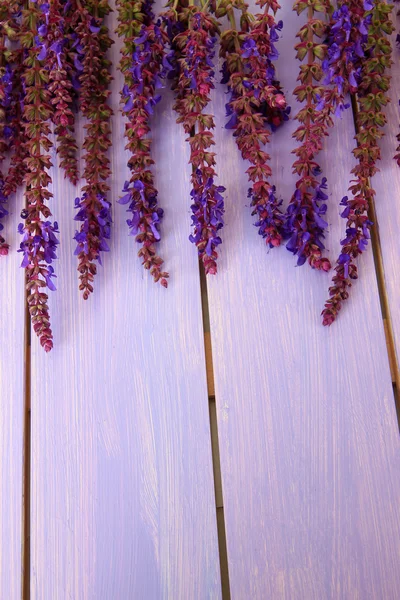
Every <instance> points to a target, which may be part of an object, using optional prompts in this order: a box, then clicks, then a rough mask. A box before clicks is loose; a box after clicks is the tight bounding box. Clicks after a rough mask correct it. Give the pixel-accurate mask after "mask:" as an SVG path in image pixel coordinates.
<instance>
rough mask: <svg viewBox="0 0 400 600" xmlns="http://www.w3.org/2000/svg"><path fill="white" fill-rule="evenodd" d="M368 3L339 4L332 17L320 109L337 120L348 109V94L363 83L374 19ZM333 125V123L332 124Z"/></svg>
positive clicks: (346, 0) (346, 1) (348, 0)
mask: <svg viewBox="0 0 400 600" xmlns="http://www.w3.org/2000/svg"><path fill="white" fill-rule="evenodd" d="M364 4H365V0H339V2H338V8H337V10H336V11H334V13H333V14H332V17H331V21H330V26H329V36H328V41H327V45H328V53H327V58H326V59H325V60H324V61H323V63H322V68H323V70H324V73H325V76H326V77H325V79H324V82H323V83H324V84H325V85H327V86H328V85H329V87H326V88H325V90H324V94H323V97H322V99H321V101H320V103H319V105H318V107H319V108H320V109H321V110H322V109H323V110H325V111H327V110H330V112H331V113H335V116H340V115H341V113H342V112H343V111H344V110H346V109H347V108H349V106H350V103H348V102H346V96H347V94H349V93H351V94H354V93H355V92H356V91H357V88H358V84H359V82H360V79H361V69H362V62H363V59H364V56H365V54H364V47H363V46H364V44H365V43H366V41H367V36H368V27H369V25H370V22H371V15H370V14H368V13H367V12H366V10H365V8H364ZM331 124H333V123H331Z"/></svg>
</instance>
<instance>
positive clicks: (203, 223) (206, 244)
mask: <svg viewBox="0 0 400 600" xmlns="http://www.w3.org/2000/svg"><path fill="white" fill-rule="evenodd" d="M179 18H181V19H182V21H183V23H185V27H186V29H185V30H184V31H182V33H179V34H178V35H177V36H176V37H175V38H174V40H173V42H174V43H175V44H176V45H177V47H178V49H179V52H180V55H181V57H180V58H179V60H178V64H179V78H178V81H177V90H176V92H177V93H176V96H177V99H176V102H175V105H174V108H175V110H176V112H177V113H178V115H179V118H178V120H177V122H178V123H182V124H183V128H184V130H185V132H186V133H187V134H188V136H189V137H188V139H187V141H188V142H189V145H190V163H191V164H192V166H193V174H192V179H191V180H192V191H191V194H190V195H191V199H192V205H191V210H192V224H193V230H194V231H193V234H191V235H190V237H189V239H190V241H191V242H193V243H194V244H196V247H197V250H198V254H199V257H200V259H201V261H202V263H203V266H204V269H205V272H206V274H215V273H216V272H217V258H218V252H217V248H218V246H219V244H221V241H222V240H221V237H220V230H221V229H222V227H223V224H224V221H223V214H224V199H223V196H222V194H223V192H224V191H225V188H224V187H223V186H221V185H217V184H216V182H215V177H216V172H215V168H214V167H215V153H214V152H211V150H210V148H211V147H212V146H213V145H214V138H213V134H212V131H211V130H212V129H213V128H214V126H215V125H214V117H213V115H211V114H206V113H204V112H203V111H204V110H205V108H206V107H207V105H208V104H209V102H210V91H211V89H213V88H214V65H213V58H214V53H215V43H216V40H217V38H216V35H217V32H218V24H217V22H216V20H215V19H214V18H213V17H212V16H211V15H210V14H208V13H207V12H205V11H202V10H200V9H199V8H198V7H196V6H194V5H191V6H189V7H188V8H187V9H185V10H183V11H182V13H181V15H180V17H179Z"/></svg>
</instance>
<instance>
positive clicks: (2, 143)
mask: <svg viewBox="0 0 400 600" xmlns="http://www.w3.org/2000/svg"><path fill="white" fill-rule="evenodd" d="M1 33H3V32H1V30H0V256H6V255H7V254H8V249H9V245H8V243H7V242H6V240H5V239H4V237H3V236H2V235H1V231H3V229H4V225H3V223H2V220H3V219H4V218H5V217H6V216H7V215H8V210H7V209H6V207H5V205H6V203H7V196H6V194H5V193H4V184H5V181H4V175H3V172H2V170H1V167H2V163H3V161H4V159H5V158H6V154H7V150H8V141H7V137H8V136H7V113H8V108H9V106H10V104H11V94H12V72H11V67H10V66H9V65H8V64H7V62H6V45H5V43H6V40H5V35H4V33H3V35H1Z"/></svg>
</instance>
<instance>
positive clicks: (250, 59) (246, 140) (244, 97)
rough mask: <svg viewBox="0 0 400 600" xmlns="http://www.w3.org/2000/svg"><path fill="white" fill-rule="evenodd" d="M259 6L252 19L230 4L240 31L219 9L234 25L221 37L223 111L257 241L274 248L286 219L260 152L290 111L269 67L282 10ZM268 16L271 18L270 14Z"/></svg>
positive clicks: (268, 1) (271, 0) (270, 1)
mask: <svg viewBox="0 0 400 600" xmlns="http://www.w3.org/2000/svg"><path fill="white" fill-rule="evenodd" d="M261 4H262V6H263V7H264V12H263V13H261V14H259V15H256V17H253V15H250V14H249V13H248V12H247V5H246V4H245V3H243V2H242V1H237V2H236V3H235V4H234V7H235V8H238V9H239V10H241V13H242V14H241V19H240V22H241V30H240V31H238V30H237V28H236V22H235V15H234V11H233V9H232V7H231V5H229V8H227V9H226V8H225V7H224V5H223V4H222V6H221V8H220V9H219V12H218V13H217V14H218V16H223V15H224V13H226V14H228V17H229V20H230V23H231V25H232V29H230V30H228V31H226V32H224V33H223V34H222V36H221V56H222V57H223V58H224V64H223V79H222V82H223V83H227V84H228V90H229V92H230V100H229V102H228V104H227V105H226V109H227V115H228V117H229V121H228V123H227V124H226V125H225V127H227V128H228V129H232V130H233V135H234V137H235V139H236V143H237V146H238V148H239V150H240V152H241V154H242V157H243V159H244V160H248V161H249V162H250V164H251V166H250V167H249V168H248V169H247V174H248V178H249V181H250V183H251V187H250V189H249V192H248V196H249V198H251V206H252V207H253V212H252V215H257V221H256V223H255V225H256V226H257V227H258V233H259V235H261V236H262V237H263V238H264V239H265V241H266V244H268V245H269V246H270V247H271V248H272V247H274V246H279V245H280V243H281V241H282V238H283V225H284V217H283V214H282V212H281V210H280V206H281V204H282V201H278V199H277V198H276V195H275V187H274V186H272V185H271V183H270V178H271V175H272V170H271V167H270V166H269V164H268V163H269V160H270V155H269V154H268V153H267V152H265V151H264V150H263V149H262V148H263V146H264V145H265V144H267V143H268V142H269V138H270V132H269V129H268V125H270V126H271V127H272V128H274V129H275V128H276V127H277V126H279V125H280V124H281V123H282V122H283V121H284V120H286V119H287V118H288V116H287V115H288V107H287V104H286V99H285V97H284V95H283V93H282V91H281V88H280V84H279V81H277V80H276V73H275V68H274V66H273V64H272V60H274V59H276V58H277V57H278V52H277V50H276V48H275V45H274V42H276V41H277V40H278V33H277V32H278V31H280V30H281V29H282V21H280V22H279V23H276V22H275V19H274V16H273V15H274V14H275V13H276V11H277V10H278V8H280V6H279V4H278V3H277V2H275V0H265V1H264V2H262V3H261ZM270 10H272V12H273V14H269V11H270Z"/></svg>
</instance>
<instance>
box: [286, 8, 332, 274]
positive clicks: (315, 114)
mask: <svg viewBox="0 0 400 600" xmlns="http://www.w3.org/2000/svg"><path fill="white" fill-rule="evenodd" d="M305 9H307V11H308V13H307V22H306V24H305V25H303V26H302V27H301V29H300V31H299V33H298V34H297V37H299V38H300V42H299V43H298V44H297V45H296V46H295V49H296V52H297V58H298V59H300V60H304V59H305V58H306V63H305V64H303V65H301V67H300V74H299V77H298V80H299V81H300V85H298V86H297V87H296V89H295V90H294V94H295V96H296V98H297V100H298V101H299V102H305V106H303V108H301V110H300V111H299V112H298V113H297V115H296V119H297V120H298V121H299V123H300V125H299V127H298V128H297V129H296V131H295V132H294V134H293V137H294V138H295V139H296V140H297V141H298V142H300V145H299V146H298V147H297V148H296V149H295V150H294V151H293V152H294V154H295V155H296V157H297V159H296V161H295V162H294V164H293V172H294V173H295V174H296V175H297V176H298V180H297V183H296V190H295V192H294V194H293V197H292V198H291V200H290V202H289V206H288V209H287V211H286V222H285V235H286V237H288V238H289V241H288V242H287V245H286V248H287V249H288V250H289V251H290V252H292V253H293V254H294V255H296V256H297V257H298V258H297V265H299V266H300V265H303V264H304V263H305V262H306V261H308V263H309V264H310V265H311V267H313V268H314V269H320V270H323V271H329V269H330V267H331V264H330V262H329V260H328V259H327V258H325V257H324V256H323V250H324V249H325V246H324V244H323V239H324V237H325V230H326V228H327V226H328V224H327V222H326V221H325V219H324V215H325V213H326V209H327V205H326V203H325V201H326V200H327V194H326V193H325V190H326V178H323V179H322V181H321V182H320V181H319V179H318V176H319V175H320V174H321V168H320V166H319V165H318V163H317V162H316V160H315V158H316V156H317V154H318V153H319V152H320V150H321V149H322V145H323V140H324V138H325V136H326V135H327V129H328V126H329V121H328V119H327V117H328V115H327V114H326V113H325V112H324V111H320V110H319V108H318V102H319V99H320V98H321V96H322V93H323V86H322V84H321V79H322V77H323V70H322V66H321V61H322V60H323V59H324V58H325V56H326V45H325V44H324V43H323V40H324V37H325V35H326V32H327V23H326V22H325V21H324V20H322V19H317V18H316V17H315V13H322V15H326V14H329V13H330V11H331V4H330V2H329V0H310V1H309V2H305V1H304V0H297V1H296V2H295V4H294V10H296V12H297V13H298V14H300V13H302V12H303V11H304V10H305Z"/></svg>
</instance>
